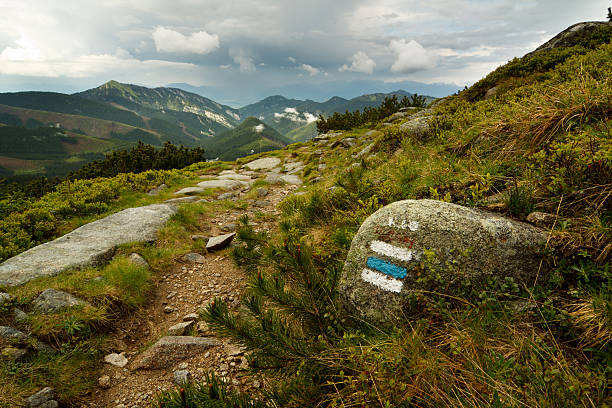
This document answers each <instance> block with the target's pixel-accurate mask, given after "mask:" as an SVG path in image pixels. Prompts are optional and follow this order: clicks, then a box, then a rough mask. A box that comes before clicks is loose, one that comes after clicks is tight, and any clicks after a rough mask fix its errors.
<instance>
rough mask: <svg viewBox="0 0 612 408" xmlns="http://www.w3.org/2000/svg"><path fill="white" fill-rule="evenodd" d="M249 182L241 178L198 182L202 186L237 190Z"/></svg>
mask: <svg viewBox="0 0 612 408" xmlns="http://www.w3.org/2000/svg"><path fill="white" fill-rule="evenodd" d="M246 184H247V183H243V182H241V181H239V180H205V181H201V182H199V183H198V187H201V188H222V189H224V190H237V189H239V188H241V187H243V186H245V185H246Z"/></svg>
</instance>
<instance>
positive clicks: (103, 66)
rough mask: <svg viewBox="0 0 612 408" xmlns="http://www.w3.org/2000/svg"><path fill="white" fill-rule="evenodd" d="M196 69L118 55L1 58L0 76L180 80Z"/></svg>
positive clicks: (184, 64) (185, 64) (161, 61)
mask: <svg viewBox="0 0 612 408" xmlns="http://www.w3.org/2000/svg"><path fill="white" fill-rule="evenodd" d="M196 69H197V66H196V65H194V64H188V63H182V62H172V61H163V60H145V61H140V60H137V59H134V58H127V59H126V58H120V57H118V56H116V55H109V54H101V55H82V56H79V57H75V58H72V59H69V60H41V61H11V60H8V59H5V58H0V74H2V75H17V76H34V77H44V78H59V77H66V78H87V77H90V76H96V75H104V76H106V77H107V78H119V77H120V75H122V74H124V73H125V72H131V71H134V70H137V71H139V72H140V73H141V78H145V77H158V76H160V75H169V76H170V77H173V78H175V80H180V79H181V78H185V75H187V74H191V73H193V72H194V71H195V70H196Z"/></svg>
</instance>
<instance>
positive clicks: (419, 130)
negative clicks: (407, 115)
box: [399, 116, 431, 140]
mask: <svg viewBox="0 0 612 408" xmlns="http://www.w3.org/2000/svg"><path fill="white" fill-rule="evenodd" d="M430 120H431V119H430V118H429V117H427V116H422V117H418V118H415V119H411V120H409V121H408V122H405V123H402V124H401V125H400V127H399V130H400V131H402V132H408V133H410V134H412V135H414V137H415V138H416V139H417V140H424V139H425V138H426V137H427V135H428V134H429V132H430V125H429V122H430Z"/></svg>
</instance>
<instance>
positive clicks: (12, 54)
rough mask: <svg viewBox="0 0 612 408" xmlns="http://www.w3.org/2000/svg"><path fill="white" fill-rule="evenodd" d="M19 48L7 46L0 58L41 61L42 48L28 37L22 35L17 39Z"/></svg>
mask: <svg viewBox="0 0 612 408" xmlns="http://www.w3.org/2000/svg"><path fill="white" fill-rule="evenodd" d="M15 44H17V48H13V47H10V46H9V47H6V48H5V49H4V50H3V51H2V53H0V60H7V61H40V60H41V59H42V56H41V53H40V50H39V49H38V48H37V47H36V46H35V45H34V44H33V43H32V42H31V41H30V40H29V39H27V38H25V37H21V38H20V39H18V40H17V41H15Z"/></svg>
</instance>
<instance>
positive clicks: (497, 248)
mask: <svg viewBox="0 0 612 408" xmlns="http://www.w3.org/2000/svg"><path fill="white" fill-rule="evenodd" d="M545 243H546V234H545V233H544V232H543V231H541V230H539V229H537V228H535V227H533V226H531V225H529V224H524V223H520V222H516V221H513V220H510V219H507V218H504V217H501V216H499V215H497V214H493V213H489V212H486V211H482V210H477V209H472V208H466V207H462V206H459V205H455V204H449V203H445V202H443V201H435V200H406V201H398V202H395V203H392V204H390V205H388V206H386V207H384V208H382V209H380V210H378V211H377V212H375V213H374V214H372V215H371V216H370V217H369V218H368V219H366V220H365V222H364V223H363V224H362V225H361V227H360V228H359V231H358V232H357V235H356V236H355V238H354V239H353V242H352V244H351V249H350V251H349V254H348V256H347V259H346V263H345V265H344V270H343V273H342V278H341V283H340V294H341V298H342V300H343V302H344V303H345V305H346V306H347V307H348V309H349V310H350V311H352V312H353V313H355V314H356V315H358V316H360V317H362V318H365V319H367V320H370V321H374V322H389V321H393V320H394V318H395V317H396V316H400V315H401V314H402V311H403V309H404V306H405V305H406V302H407V300H408V298H409V297H411V296H410V295H412V294H414V293H415V291H416V292H418V291H419V290H429V291H435V292H441V293H451V294H452V293H454V292H455V291H457V290H459V289H460V288H461V287H462V285H464V284H468V283H469V284H473V285H475V286H477V285H480V284H481V283H482V282H483V281H484V278H487V277H491V276H494V275H495V276H498V277H499V278H501V280H504V279H505V278H506V277H511V278H513V279H514V280H515V282H525V283H528V284H533V282H534V279H535V276H536V274H537V273H538V269H539V267H540V261H541V251H542V249H543V248H544V246H545Z"/></svg>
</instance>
